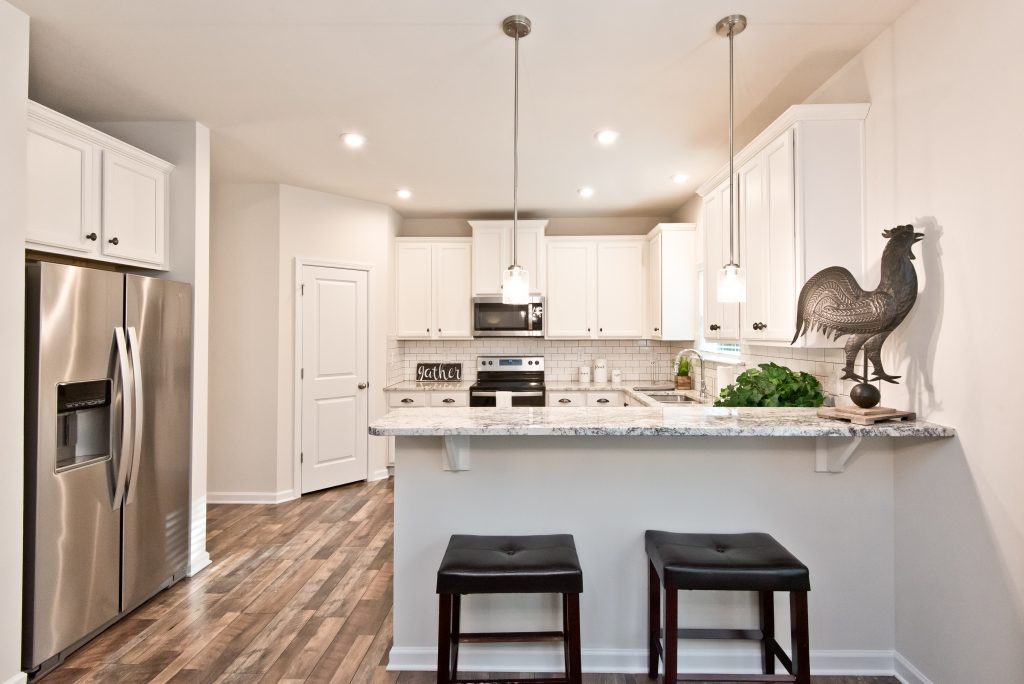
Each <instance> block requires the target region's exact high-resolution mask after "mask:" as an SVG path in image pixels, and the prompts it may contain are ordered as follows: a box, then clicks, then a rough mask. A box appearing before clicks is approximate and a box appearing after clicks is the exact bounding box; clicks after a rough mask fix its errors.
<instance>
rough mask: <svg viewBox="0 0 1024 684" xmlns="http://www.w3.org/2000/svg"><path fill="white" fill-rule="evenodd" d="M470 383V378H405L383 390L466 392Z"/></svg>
mask: <svg viewBox="0 0 1024 684" xmlns="http://www.w3.org/2000/svg"><path fill="white" fill-rule="evenodd" d="M472 384H473V383H472V381H470V380H463V381H461V382H416V381H415V380H405V381H403V382H396V383H395V384H394V385H388V386H387V387H385V388H384V391H385V392H429V391H431V390H440V391H442V392H467V391H469V387H470V385H472Z"/></svg>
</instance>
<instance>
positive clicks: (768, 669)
mask: <svg viewBox="0 0 1024 684" xmlns="http://www.w3.org/2000/svg"><path fill="white" fill-rule="evenodd" d="M774 596H775V594H774V593H773V592H770V591H759V592H758V598H759V600H760V604H761V610H760V613H761V672H763V673H764V674H775V600H774V598H773V597H774Z"/></svg>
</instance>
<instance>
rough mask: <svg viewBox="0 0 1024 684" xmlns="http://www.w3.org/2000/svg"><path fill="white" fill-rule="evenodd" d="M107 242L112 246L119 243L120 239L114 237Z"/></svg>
mask: <svg viewBox="0 0 1024 684" xmlns="http://www.w3.org/2000/svg"><path fill="white" fill-rule="evenodd" d="M107 242H109V243H110V244H112V245H116V244H117V243H118V239H117V238H116V237H112V238H110V239H109V240H107Z"/></svg>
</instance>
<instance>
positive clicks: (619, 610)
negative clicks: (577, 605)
mask: <svg viewBox="0 0 1024 684" xmlns="http://www.w3.org/2000/svg"><path fill="white" fill-rule="evenodd" d="M370 433H371V434H373V435H384V436H393V437H395V561H394V562H395V575H394V577H395V586H394V646H393V648H392V650H391V653H390V657H389V667H390V668H391V669H396V670H432V669H434V666H435V663H436V655H435V654H436V643H437V631H436V630H437V596H436V594H435V577H436V575H435V573H436V571H437V567H438V564H439V562H440V560H441V557H442V555H443V553H444V550H445V547H446V545H447V543H448V539H449V537H450V536H451V535H452V534H484V535H521V534H550V533H568V534H572V535H573V536H574V537H575V541H576V546H577V550H578V552H579V557H580V562H581V564H582V568H583V595H582V598H581V613H582V659H583V670H584V672H619V673H629V672H645V671H646V662H647V661H646V655H647V651H646V637H647V635H646V606H647V595H646V591H647V589H646V567H647V566H646V563H647V561H646V557H645V554H644V531H645V530H648V529H660V530H669V531H678V532H722V533H725V532H754V531H756V532H767V533H769V534H771V535H772V536H774V537H775V538H776V539H777V540H779V541H780V542H781V543H782V544H784V545H785V546H786V547H787V548H789V549H790V550H791V551H792V552H793V553H794V554H795V555H796V556H797V557H799V558H800V559H801V560H802V561H803V562H804V563H805V564H806V565H807V566H808V568H809V569H810V577H811V589H812V591H811V593H810V643H811V671H812V672H813V673H814V674H829V673H859V674H870V673H876V674H883V673H891V672H892V671H893V647H894V639H895V637H894V625H895V600H894V548H893V542H894V507H895V505H896V501H895V497H894V491H893V463H894V459H897V458H899V457H900V452H901V446H902V445H905V444H911V443H917V442H920V441H921V440H932V439H945V438H952V437H954V436H955V432H954V431H953V430H952V429H950V428H947V427H943V426H940V425H934V424H931V423H926V422H921V421H917V422H905V423H883V424H878V425H873V426H855V425H849V424H847V423H844V422H837V421H832V420H827V419H822V418H818V417H817V414H816V411H815V410H814V409H725V408H712V407H706V406H692V407H665V408H660V407H631V408H492V409H488V408H456V409H431V408H414V409H403V410H397V411H393V412H391V413H389V414H387V415H386V416H384V417H382V418H380V419H379V420H377V421H375V422H374V423H372V424H371V426H370ZM784 598H785V597H784V595H783V596H781V597H780V598H779V599H778V600H779V601H780V604H779V607H778V608H779V609H778V610H776V614H777V616H778V617H779V620H780V622H779V627H778V629H777V633H778V634H780V635H783V634H788V625H787V624H786V622H785V617H784V616H786V615H787V614H788V610H786V609H784V607H783V605H782V603H781V601H782V600H783V599H784ZM559 605H560V604H559V603H558V599H557V597H555V596H547V595H532V594H526V595H511V596H510V595H503V596H486V595H472V596H467V597H465V598H464V600H463V603H462V613H463V618H462V620H463V629H464V630H467V631H469V630H471V631H488V630H492V629H500V630H501V631H510V630H519V629H523V630H528V629H557V628H559V626H560V621H559V620H560V609H559ZM679 612H680V626H681V627H688V626H705V627H707V626H714V627H723V628H750V627H756V625H757V610H756V597H755V596H753V595H746V594H724V593H719V592H700V593H699V594H696V593H695V594H693V595H692V596H690V595H688V594H687V593H684V594H683V595H682V596H681V597H680V609H679ZM782 644H783V646H784V647H786V645H787V642H786V641H785V640H782ZM561 662H562V661H561V652H560V649H559V647H557V646H555V645H548V644H528V645H522V644H516V645H491V644H487V645H484V644H481V645H467V646H465V647H464V649H463V650H462V651H461V652H460V670H464V671H487V672H502V671H504V672H508V671H540V672H543V671H558V670H559V668H560V667H561ZM759 668H760V656H759V651H758V648H757V643H756V642H747V643H743V642H683V645H682V647H681V649H680V669H681V670H701V671H705V672H715V671H731V672H742V671H749V672H758V671H759Z"/></svg>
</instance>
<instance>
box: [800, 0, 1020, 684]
mask: <svg viewBox="0 0 1024 684" xmlns="http://www.w3.org/2000/svg"><path fill="white" fill-rule="evenodd" d="M1022 22H1024V3H1021V2H1020V1H1019V0H978V1H977V2H971V3H964V2H961V1H960V0H919V2H918V3H917V4H916V5H914V6H913V7H912V8H911V9H910V10H909V11H908V12H907V13H906V14H905V15H903V16H902V17H901V18H900V19H899V20H897V21H896V23H895V24H894V25H893V26H892V27H891V28H890V29H889V30H887V31H886V32H885V33H884V34H883V35H882V36H881V37H879V38H878V39H877V40H876V41H875V42H874V43H873V44H871V45H870V46H869V47H868V48H867V49H865V50H864V51H863V53H861V54H860V55H859V56H858V57H857V58H856V59H855V60H854V61H853V62H852V63H851V64H850V65H848V67H846V68H845V69H844V70H843V71H842V72H841V73H840V74H838V75H837V76H836V77H834V78H833V79H832V81H831V82H829V83H827V84H826V85H825V86H823V88H822V89H821V90H820V91H819V92H818V93H817V94H816V95H814V96H813V97H812V98H811V101H812V102H841V101H861V100H863V99H864V98H865V97H868V98H869V99H870V101H871V102H872V107H871V112H870V114H869V116H868V120H867V144H868V147H867V160H868V169H867V175H868V179H869V182H868V198H867V201H868V206H867V216H868V226H869V227H870V230H869V231H868V235H867V237H866V240H867V243H866V246H867V248H868V250H869V254H872V255H873V260H872V265H873V271H872V273H873V277H875V278H877V259H878V256H879V255H880V251H881V248H882V247H883V242H884V241H883V240H882V239H881V237H880V236H879V235H878V233H880V232H881V230H882V229H883V228H886V227H889V226H893V225H896V224H897V223H909V222H913V223H915V224H916V225H918V226H920V227H923V228H924V232H925V233H926V234H927V237H926V238H925V240H924V242H922V243H921V244H920V247H919V249H918V250H917V251H918V252H919V254H920V256H919V259H918V261H917V262H915V263H916V266H917V269H918V274H919V277H920V278H921V291H920V295H919V298H918V302H917V306H916V309H915V310H914V312H913V313H912V314H911V316H910V317H909V318H908V319H907V320H906V321H905V322H904V324H903V326H902V327H901V328H900V329H899V331H898V332H897V333H896V335H894V338H893V339H892V341H891V342H890V343H889V344H887V347H888V358H887V359H885V364H886V367H887V368H896V369H902V370H903V372H904V375H905V378H904V380H903V381H902V382H903V384H902V385H900V386H899V387H893V386H886V387H885V388H884V389H883V399H884V400H885V403H886V404H889V405H896V406H903V405H909V406H913V407H914V408H916V409H917V410H918V411H920V412H922V413H924V414H925V415H926V416H927V418H928V419H930V420H934V421H936V422H940V423H945V424H947V425H951V426H954V427H955V428H956V429H957V431H958V433H959V437H958V439H956V440H952V441H948V442H942V443H933V442H928V443H922V444H916V445H911V446H906V447H902V448H899V449H898V450H897V453H896V469H895V478H896V489H895V502H896V513H895V515H896V601H897V603H896V609H897V610H896V648H897V650H898V652H899V653H900V654H901V656H902V657H903V658H905V659H906V660H907V661H909V663H912V665H913V666H914V667H916V669H917V670H918V671H919V673H918V674H920V675H923V676H924V677H927V678H928V679H930V680H931V681H933V682H935V683H936V684H940V683H942V684H944V683H950V684H959V683H961V682H973V683H978V684H988V683H991V684H997V683H1006V682H1024V648H1022V647H1021V645H1022V644H1024V496H1022V492H1024V432H1022V431H1021V429H1020V425H1019V422H1018V421H1019V418H1018V417H1017V415H1016V407H1017V404H1018V403H1019V402H1018V401H1017V397H1016V392H1017V389H1018V388H1019V387H1020V386H1021V383H1022V381H1024V374H1022V372H1021V370H1020V368H1021V367H1020V364H1019V361H1018V359H1017V354H1016V345H1017V341H1018V340H1020V339H1021V338H1022V336H1024V318H1022V316H1021V315H1020V311H1021V306H1020V302H1019V298H1020V294H1021V292H1022V286H1021V281H1020V275H1019V268H1020V267H1019V265H1018V261H1019V259H1020V255H1021V254H1022V253H1024V231H1022V230H1021V228H1020V196H1021V188H1022V187H1024V166H1022V165H1021V164H1020V159H1022V158H1024V137H1022V136H1021V131H1020V126H1021V122H1022V121H1024V86H1022V84H1024V42H1022V41H1020V40H1018V39H1016V38H1014V37H1013V36H1012V35H1010V34H1009V32H1008V29H1012V27H1016V26H1019V25H1021V23H1022ZM871 285H872V283H869V284H868V286H869V287H870V286H871ZM903 668H904V669H903V673H904V675H905V676H907V677H908V678H909V679H910V681H918V680H920V677H919V676H918V674H915V672H914V671H913V670H911V669H910V668H909V667H908V666H906V665H903Z"/></svg>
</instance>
